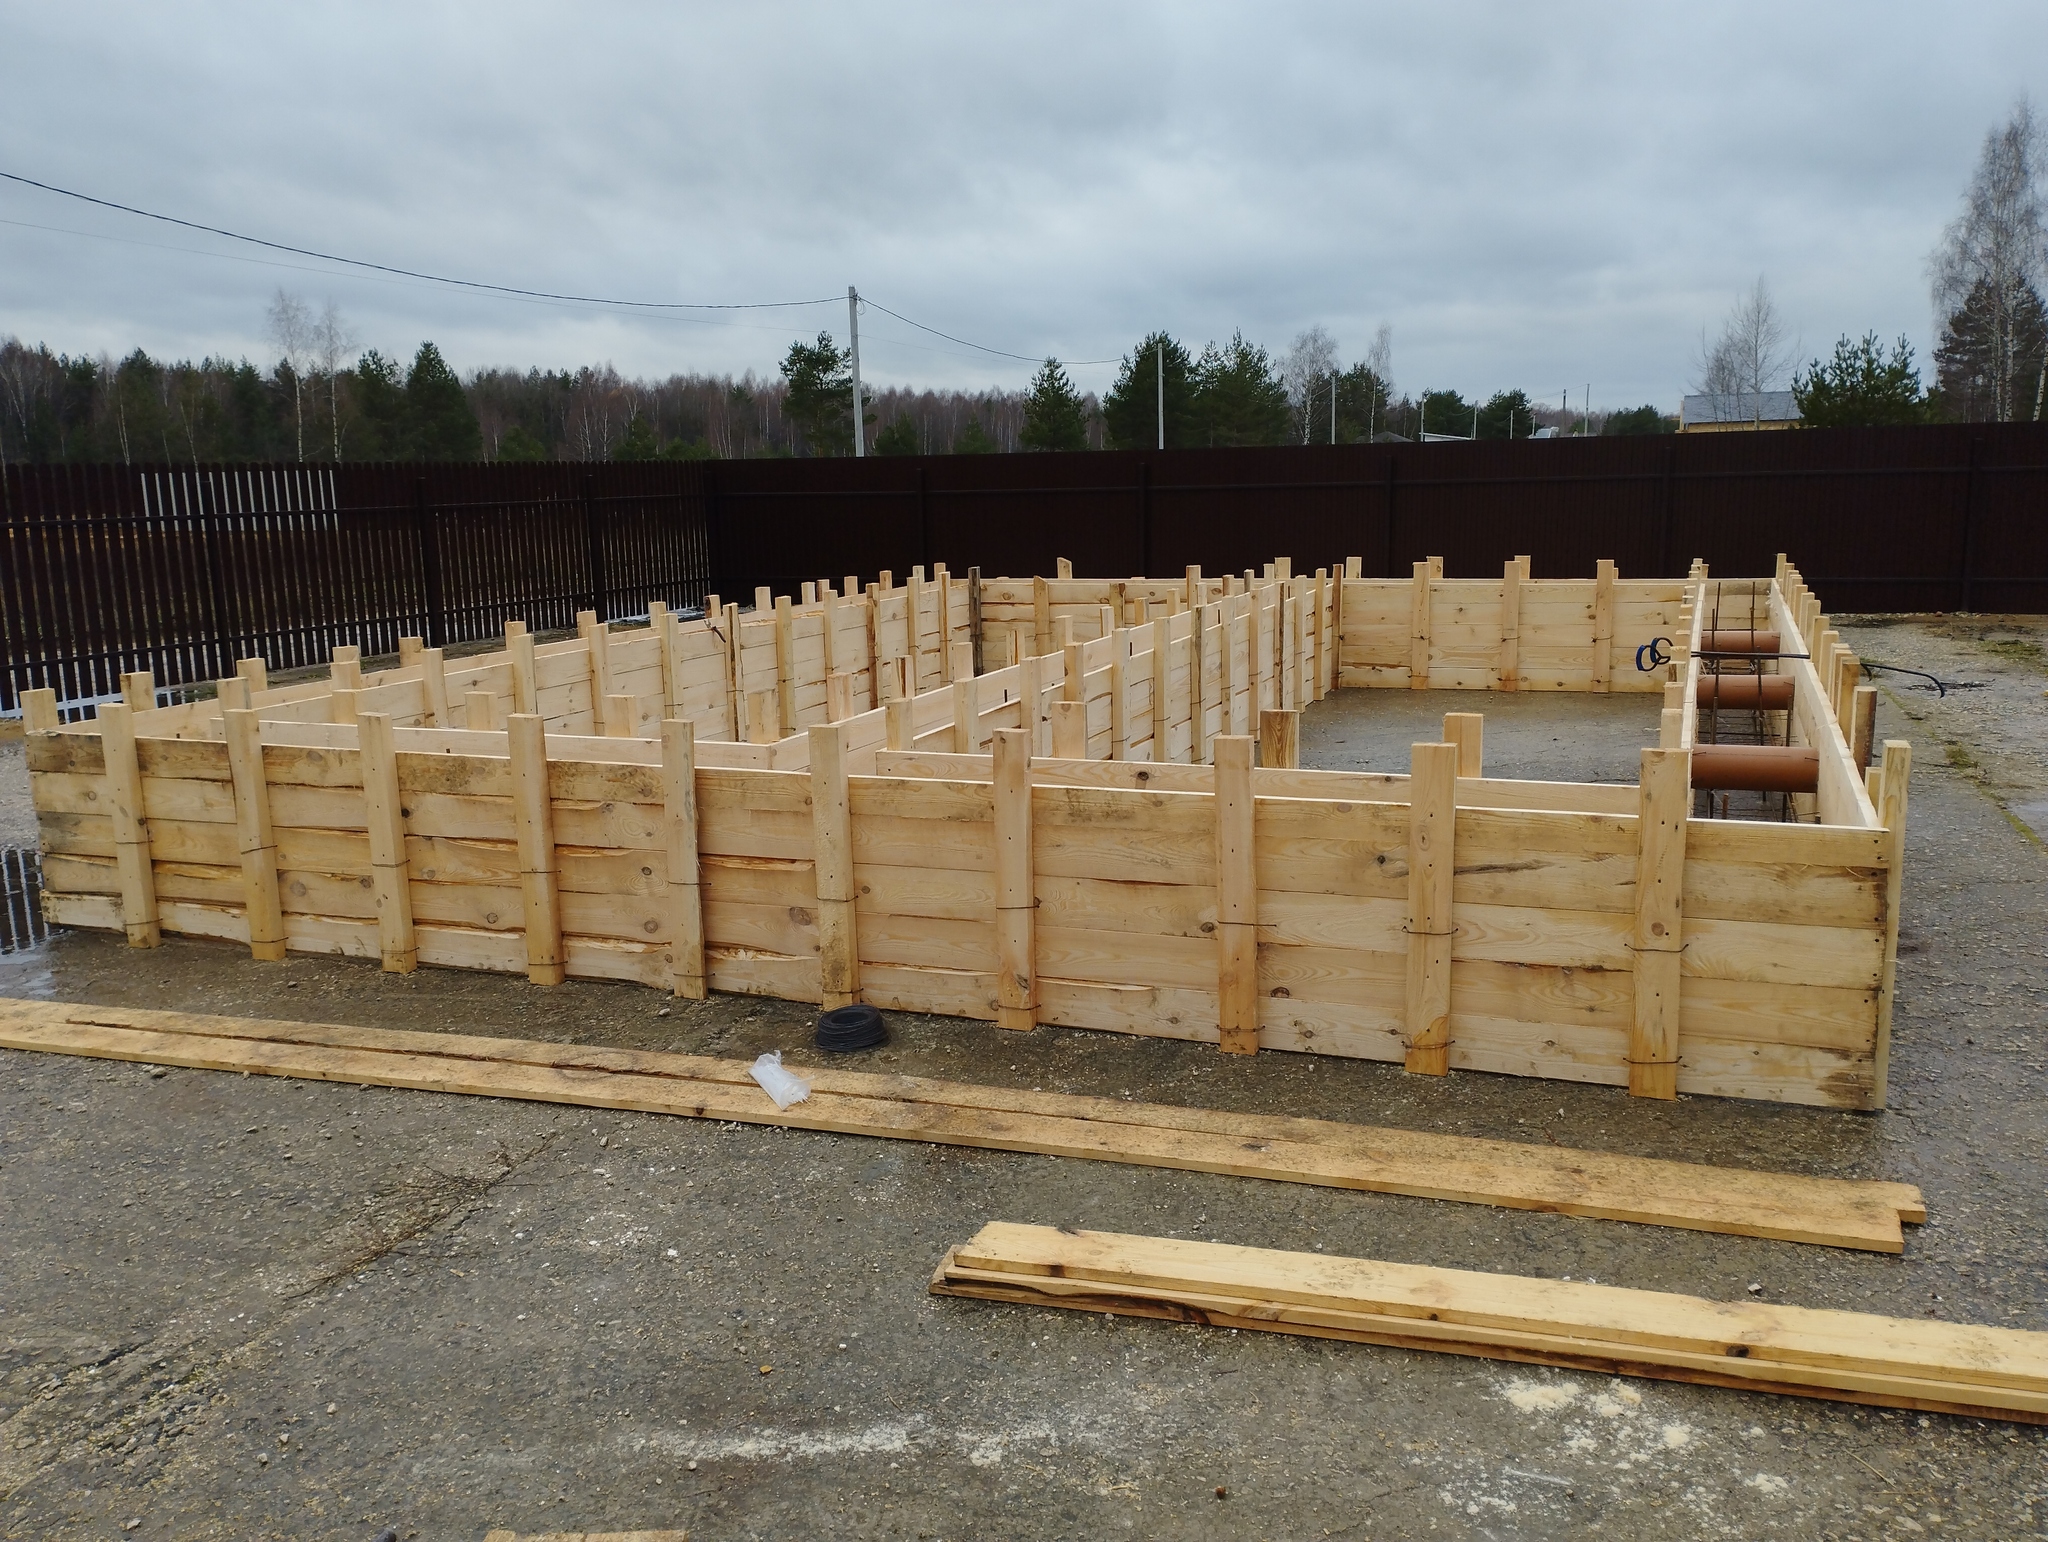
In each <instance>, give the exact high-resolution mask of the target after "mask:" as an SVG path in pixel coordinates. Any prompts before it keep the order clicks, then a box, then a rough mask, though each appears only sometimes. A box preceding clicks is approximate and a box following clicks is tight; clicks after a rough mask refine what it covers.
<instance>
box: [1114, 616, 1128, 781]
mask: <svg viewBox="0 0 2048 1542" xmlns="http://www.w3.org/2000/svg"><path fill="white" fill-rule="evenodd" d="M1109 636H1110V653H1109V758H1110V759H1111V760H1129V759H1130V758H1131V747H1130V744H1129V742H1128V740H1129V736H1130V731H1131V713H1130V703H1129V702H1128V701H1127V700H1125V699H1124V692H1125V690H1126V689H1127V685H1126V671H1125V669H1124V664H1125V661H1126V660H1127V659H1128V658H1129V657H1130V650H1131V634H1130V633H1129V632H1127V631H1126V630H1124V628H1122V627H1117V628H1115V629H1114V630H1112V631H1111V632H1110V634H1109Z"/></svg>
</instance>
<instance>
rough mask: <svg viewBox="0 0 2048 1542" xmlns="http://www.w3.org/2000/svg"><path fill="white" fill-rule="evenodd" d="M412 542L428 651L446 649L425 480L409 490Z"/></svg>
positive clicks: (436, 532) (437, 547) (434, 524)
mask: <svg viewBox="0 0 2048 1542" xmlns="http://www.w3.org/2000/svg"><path fill="white" fill-rule="evenodd" d="M412 529H413V539H414V540H415V541H417V542H418V543H419V550H420V590H421V593H422V596H423V598H424V599H425V602H426V607H427V614H426V631H427V646H428V647H429V648H445V647H447V646H448V623H447V619H446V603H445V601H444V600H443V599H442V595H441V529H440V524H439V522H438V521H437V520H436V519H435V518H434V511H433V509H432V508H430V507H429V506H428V504H427V479H426V478H425V477H420V478H418V479H416V480H415V481H414V482H413V486H412Z"/></svg>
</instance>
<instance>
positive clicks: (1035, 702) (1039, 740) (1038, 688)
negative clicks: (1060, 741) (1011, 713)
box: [1017, 654, 1051, 755]
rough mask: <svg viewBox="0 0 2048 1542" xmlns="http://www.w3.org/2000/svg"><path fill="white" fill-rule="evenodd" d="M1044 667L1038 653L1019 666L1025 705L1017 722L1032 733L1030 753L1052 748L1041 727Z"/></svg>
mask: <svg viewBox="0 0 2048 1542" xmlns="http://www.w3.org/2000/svg"><path fill="white" fill-rule="evenodd" d="M1044 668H1045V665H1044V661H1043V658H1042V656H1040V655H1037V654H1034V655H1032V656H1031V657H1030V658H1028V659H1025V660H1024V661H1023V662H1022V663H1020V664H1019V665H1018V666H1017V678H1018V691H1017V696H1018V699H1019V701H1021V702H1022V703H1023V707H1024V710H1023V713H1022V714H1021V715H1020V716H1019V718H1018V720H1017V723H1018V726H1019V727H1020V728H1022V729H1023V730H1024V732H1025V733H1026V734H1028V735H1030V738H1029V740H1028V743H1029V746H1030V748H1029V751H1028V753H1030V754H1033V755H1036V754H1038V753H1040V751H1042V750H1049V749H1050V748H1051V746H1050V745H1048V744H1047V743H1046V740H1045V737H1044V735H1043V733H1042V732H1041V729H1040V718H1041V715H1042V714H1043V713H1044V711H1045V686H1044V684H1043V679H1042V674H1043V670H1044Z"/></svg>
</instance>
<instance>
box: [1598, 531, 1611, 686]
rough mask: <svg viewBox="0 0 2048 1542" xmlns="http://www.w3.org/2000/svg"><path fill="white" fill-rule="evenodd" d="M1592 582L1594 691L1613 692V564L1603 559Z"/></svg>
mask: <svg viewBox="0 0 2048 1542" xmlns="http://www.w3.org/2000/svg"><path fill="white" fill-rule="evenodd" d="M1595 575H1596V576H1595V578H1594V581H1593V689H1594V690H1596V691H1606V690H1612V689H1613V676H1614V581H1615V571H1614V564H1613V563H1612V562H1610V561H1609V560H1608V559H1607V558H1605V557H1602V558H1601V559H1600V562H1599V566H1598V567H1597V568H1596V569H1595Z"/></svg>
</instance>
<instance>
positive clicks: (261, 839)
mask: <svg viewBox="0 0 2048 1542" xmlns="http://www.w3.org/2000/svg"><path fill="white" fill-rule="evenodd" d="M221 731H222V733H223V734H224V735H225V736H226V739H227V746H228V773H229V775H231V776H232V777H233V778H234V786H235V837H236V844H237V845H238V846H239V847H240V848H241V853H242V912H243V914H244V915H245V916H247V917H248V921H249V956H250V957H251V958H253V959H257V960H260V961H262V962H265V963H273V964H274V963H276V962H277V961H278V960H279V959H281V958H283V957H284V943H285V936H284V911H283V907H282V905H281V904H280V902H279V899H278V893H277V836H276V834H275V832H274V831H273V830H272V828H271V824H270V784H269V783H268V782H266V781H265V780H264V776H263V742H262V724H261V723H260V722H259V721H258V720H257V717H256V714H255V712H253V711H251V710H250V709H248V708H246V707H237V708H232V709H230V710H229V711H228V712H227V713H226V714H224V715H223V717H222V719H221Z"/></svg>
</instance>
